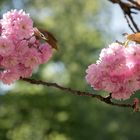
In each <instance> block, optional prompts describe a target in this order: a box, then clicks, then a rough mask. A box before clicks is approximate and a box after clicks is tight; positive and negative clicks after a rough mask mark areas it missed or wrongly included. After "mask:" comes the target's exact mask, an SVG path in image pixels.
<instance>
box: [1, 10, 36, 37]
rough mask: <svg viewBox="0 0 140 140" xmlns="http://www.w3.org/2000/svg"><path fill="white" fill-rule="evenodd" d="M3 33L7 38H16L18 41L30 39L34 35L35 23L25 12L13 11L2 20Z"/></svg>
mask: <svg viewBox="0 0 140 140" xmlns="http://www.w3.org/2000/svg"><path fill="white" fill-rule="evenodd" d="M1 24H2V29H3V33H2V35H6V36H8V35H9V36H13V35H14V36H16V37H17V38H16V39H24V38H29V37H30V36H32V35H33V33H34V32H33V21H32V20H31V18H30V16H29V14H26V13H25V12H24V11H23V10H19V11H17V10H11V11H9V12H7V13H5V14H4V15H3V19H2V20H1Z"/></svg>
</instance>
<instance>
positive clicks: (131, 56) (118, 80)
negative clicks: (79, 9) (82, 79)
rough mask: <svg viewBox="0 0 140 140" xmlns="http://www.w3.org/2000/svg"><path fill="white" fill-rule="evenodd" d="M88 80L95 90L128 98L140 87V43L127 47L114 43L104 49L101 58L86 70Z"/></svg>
mask: <svg viewBox="0 0 140 140" xmlns="http://www.w3.org/2000/svg"><path fill="white" fill-rule="evenodd" d="M86 73H87V75H86V80H87V82H88V83H89V84H90V85H91V86H92V87H93V88H94V89H95V90H105V91H107V92H109V93H112V98H115V99H128V98H130V96H131V95H132V94H134V92H135V91H136V90H139V89H140V45H137V44H135V45H129V46H127V47H125V46H122V45H120V44H118V43H112V44H111V45H109V47H108V48H104V49H102V51H101V53H100V57H99V60H97V63H96V64H91V65H90V66H89V67H88V69H87V70H86Z"/></svg>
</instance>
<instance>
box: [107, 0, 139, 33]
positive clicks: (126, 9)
mask: <svg viewBox="0 0 140 140" xmlns="http://www.w3.org/2000/svg"><path fill="white" fill-rule="evenodd" d="M109 1H110V2H112V3H113V4H118V5H119V6H120V8H121V9H122V11H123V14H124V16H125V19H126V21H127V23H128V26H129V28H130V29H131V30H132V32H134V33H135V31H134V29H135V30H136V32H140V29H139V28H138V26H137V24H136V22H135V21H134V19H133V17H132V14H137V13H136V12H134V11H132V9H134V10H137V11H140V5H139V4H138V3H137V2H135V1H133V0H127V1H128V2H124V1H122V0H109ZM128 18H129V20H130V21H131V24H132V25H133V27H134V29H133V28H132V26H131V25H130V23H129V20H128Z"/></svg>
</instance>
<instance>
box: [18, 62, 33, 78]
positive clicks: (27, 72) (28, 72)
mask: <svg viewBox="0 0 140 140" xmlns="http://www.w3.org/2000/svg"><path fill="white" fill-rule="evenodd" d="M17 69H18V71H19V73H20V77H22V78H26V77H30V76H32V69H31V68H29V67H28V68H27V67H25V66H24V65H23V64H19V65H18V66H17Z"/></svg>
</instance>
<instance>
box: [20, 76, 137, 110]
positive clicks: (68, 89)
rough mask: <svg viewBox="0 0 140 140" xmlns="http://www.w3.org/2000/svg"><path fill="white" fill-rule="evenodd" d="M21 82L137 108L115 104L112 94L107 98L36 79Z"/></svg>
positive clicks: (25, 79) (127, 105)
mask: <svg viewBox="0 0 140 140" xmlns="http://www.w3.org/2000/svg"><path fill="white" fill-rule="evenodd" d="M21 80H23V81H26V82H29V83H31V84H35V85H44V86H47V87H54V88H57V89H60V90H63V91H67V92H66V93H70V94H74V95H78V96H88V97H91V98H96V99H98V100H100V101H101V102H104V103H106V104H109V105H113V106H118V107H126V108H132V109H134V108H135V104H127V103H115V102H112V101H111V99H112V98H111V94H110V95H109V96H107V97H103V96H101V95H96V94H92V93H90V92H85V91H80V90H76V89H72V88H69V87H63V86H61V85H59V84H57V83H49V82H44V81H41V80H35V79H28V78H21Z"/></svg>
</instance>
